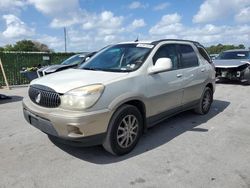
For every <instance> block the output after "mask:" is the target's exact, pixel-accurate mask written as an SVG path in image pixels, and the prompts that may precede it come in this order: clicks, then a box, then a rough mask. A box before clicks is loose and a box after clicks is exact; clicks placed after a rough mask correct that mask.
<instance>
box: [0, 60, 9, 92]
mask: <svg viewBox="0 0 250 188" xmlns="http://www.w3.org/2000/svg"><path fill="white" fill-rule="evenodd" d="M0 68H1V70H2V73H3V77H4V81H5V84H6V87H7V88H8V89H10V86H9V83H8V80H7V77H6V75H5V71H4V68H3V64H2V60H1V58H0Z"/></svg>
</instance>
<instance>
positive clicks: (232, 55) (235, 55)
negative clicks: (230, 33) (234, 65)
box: [216, 51, 250, 59]
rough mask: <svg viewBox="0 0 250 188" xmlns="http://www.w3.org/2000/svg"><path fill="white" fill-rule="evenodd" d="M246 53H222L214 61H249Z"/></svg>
mask: <svg viewBox="0 0 250 188" xmlns="http://www.w3.org/2000/svg"><path fill="white" fill-rule="evenodd" d="M249 57H250V55H249V52H247V51H235V52H222V53H221V54H220V55H219V56H218V57H217V58H216V59H249Z"/></svg>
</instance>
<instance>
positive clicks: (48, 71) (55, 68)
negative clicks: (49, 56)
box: [38, 64, 75, 73]
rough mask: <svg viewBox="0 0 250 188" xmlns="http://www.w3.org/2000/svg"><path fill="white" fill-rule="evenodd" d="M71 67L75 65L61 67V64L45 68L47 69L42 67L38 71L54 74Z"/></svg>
mask: <svg viewBox="0 0 250 188" xmlns="http://www.w3.org/2000/svg"><path fill="white" fill-rule="evenodd" d="M72 66H75V65H62V64H59V65H51V66H47V67H42V68H40V69H39V70H38V71H41V72H42V71H45V72H46V73H52V72H56V71H57V70H58V69H61V68H66V67H72Z"/></svg>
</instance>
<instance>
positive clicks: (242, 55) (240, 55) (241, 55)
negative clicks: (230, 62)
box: [237, 54, 246, 57]
mask: <svg viewBox="0 0 250 188" xmlns="http://www.w3.org/2000/svg"><path fill="white" fill-rule="evenodd" d="M237 56H239V57H245V56H246V54H237Z"/></svg>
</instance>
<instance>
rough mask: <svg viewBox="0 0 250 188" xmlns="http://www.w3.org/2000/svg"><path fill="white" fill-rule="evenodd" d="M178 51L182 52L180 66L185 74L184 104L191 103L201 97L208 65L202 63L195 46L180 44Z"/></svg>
mask: <svg viewBox="0 0 250 188" xmlns="http://www.w3.org/2000/svg"><path fill="white" fill-rule="evenodd" d="M178 51H179V53H180V54H181V60H180V66H181V69H182V74H183V89H184V92H183V98H182V105H188V104H190V105H191V104H192V103H195V102H197V101H198V100H199V99H200V96H201V93H202V90H203V88H204V86H203V85H204V83H205V81H206V79H207V76H205V74H204V73H205V72H206V66H205V65H204V64H202V63H200V61H199V58H198V56H197V51H195V46H193V45H191V44H178Z"/></svg>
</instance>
